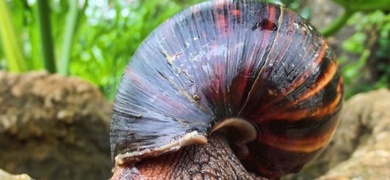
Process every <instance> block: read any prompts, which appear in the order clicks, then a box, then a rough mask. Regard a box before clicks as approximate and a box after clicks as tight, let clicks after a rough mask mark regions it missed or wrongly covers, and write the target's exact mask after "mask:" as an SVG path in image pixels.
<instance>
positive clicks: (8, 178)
mask: <svg viewBox="0 0 390 180" xmlns="http://www.w3.org/2000/svg"><path fill="white" fill-rule="evenodd" d="M0 179H3V180H32V178H31V177H30V176H28V175H27V174H20V175H13V174H9V173H7V172H5V171H4V170H2V169H0Z"/></svg>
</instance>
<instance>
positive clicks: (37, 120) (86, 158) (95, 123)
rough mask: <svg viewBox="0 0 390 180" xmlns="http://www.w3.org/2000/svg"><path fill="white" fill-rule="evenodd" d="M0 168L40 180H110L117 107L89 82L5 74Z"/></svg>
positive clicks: (0, 81)
mask: <svg viewBox="0 0 390 180" xmlns="http://www.w3.org/2000/svg"><path fill="white" fill-rule="evenodd" d="M0 85H1V86H0V169H4V170H6V171H8V172H10V173H13V174H22V173H26V174H28V175H30V176H31V177H32V178H34V179H41V180H45V179H108V178H109V177H110V176H111V172H110V170H111V166H112V164H111V159H110V149H109V123H108V122H109V119H110V111H111V103H110V102H108V101H106V100H105V99H104V97H103V96H102V94H101V93H100V91H99V90H98V89H97V88H96V87H94V86H92V85H90V84H89V83H87V82H85V81H83V80H80V79H77V78H74V77H62V76H60V75H50V74H48V73H46V72H30V73H27V74H22V75H16V74H11V73H6V72H1V71H0Z"/></svg>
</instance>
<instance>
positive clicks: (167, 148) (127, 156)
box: [114, 131, 207, 166]
mask: <svg viewBox="0 0 390 180" xmlns="http://www.w3.org/2000/svg"><path fill="white" fill-rule="evenodd" d="M192 144H207V138H206V136H205V135H204V134H202V133H199V132H198V131H192V132H189V133H186V134H184V135H182V136H181V137H179V138H176V139H175V140H173V141H171V142H170V143H169V144H166V145H164V146H160V147H156V148H153V149H144V150H141V151H132V152H124V153H120V154H118V155H116V156H115V158H114V160H115V166H124V165H130V166H132V165H133V164H134V163H136V162H139V161H141V159H142V158H145V157H156V156H159V155H161V154H164V153H168V152H174V151H178V150H179V149H180V148H182V147H184V146H188V145H192Z"/></svg>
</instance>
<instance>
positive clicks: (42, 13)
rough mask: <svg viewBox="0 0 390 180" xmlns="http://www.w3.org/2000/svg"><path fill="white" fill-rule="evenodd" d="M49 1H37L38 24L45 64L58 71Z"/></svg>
mask: <svg viewBox="0 0 390 180" xmlns="http://www.w3.org/2000/svg"><path fill="white" fill-rule="evenodd" d="M48 2H49V1H46V0H39V1H37V7H38V24H39V34H40V39H41V48H42V49H41V50H42V56H43V57H42V58H43V64H44V66H45V69H46V70H47V71H48V72H50V73H55V72H57V71H56V66H55V58H54V44H53V38H52V34H51V23H50V8H49V5H48Z"/></svg>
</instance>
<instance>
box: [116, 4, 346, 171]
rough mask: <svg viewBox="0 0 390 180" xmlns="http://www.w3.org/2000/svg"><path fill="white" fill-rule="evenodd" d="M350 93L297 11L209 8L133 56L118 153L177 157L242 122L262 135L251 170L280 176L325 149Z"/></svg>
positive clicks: (252, 148) (184, 16) (157, 34)
mask: <svg viewBox="0 0 390 180" xmlns="http://www.w3.org/2000/svg"><path fill="white" fill-rule="evenodd" d="M342 92H343V85H342V79H341V76H340V72H339V70H338V68H337V62H336V58H335V56H334V55H333V53H332V52H331V51H330V50H329V48H328V46H327V44H326V43H325V40H324V39H323V38H322V37H321V36H320V35H319V33H318V32H317V31H316V30H315V29H314V28H313V27H312V26H311V25H310V24H308V23H307V22H306V21H305V20H303V19H302V18H300V17H299V16H297V15H296V14H295V13H293V12H292V11H290V10H286V9H284V8H283V7H281V6H277V5H270V4H266V3H259V2H251V1H242V2H241V1H240V2H238V1H216V2H206V3H201V4H198V5H195V6H193V7H191V8H189V9H187V10H185V11H183V12H181V13H179V14H178V15H176V16H174V17H173V18H172V19H169V20H167V21H166V22H165V23H163V24H162V25H160V26H159V27H158V28H157V29H156V30H155V31H153V33H152V34H150V35H149V37H148V38H147V39H146V40H145V41H144V42H143V43H142V45H141V46H140V47H139V49H138V50H137V52H136V53H135V54H134V56H133V58H132V60H131V61H130V63H129V64H128V66H127V68H126V71H125V73H124V74H123V78H122V80H121V83H120V85H119V87H118V92H117V96H116V99H115V105H114V112H113V115H112V122H111V135H110V136H111V150H112V152H113V156H117V155H118V154H126V153H129V152H131V153H130V154H131V157H130V158H129V161H137V160H139V159H140V158H142V157H144V156H156V155H158V154H160V153H164V152H166V151H175V150H177V149H178V148H180V147H181V146H182V145H183V144H180V143H182V142H183V138H184V139H185V138H187V139H188V138H190V139H192V141H193V142H196V141H199V142H200V141H202V140H201V139H202V138H201V137H207V136H208V135H209V133H210V131H211V130H212V129H213V127H214V125H215V124H217V123H219V122H221V121H223V120H224V119H227V118H231V117H239V118H241V119H245V120H248V121H250V122H251V123H252V124H254V125H255V127H256V129H257V133H258V135H257V138H256V140H255V141H253V142H250V143H248V144H247V147H248V149H249V155H248V156H247V157H246V158H245V159H244V160H243V161H242V162H243V163H244V166H245V167H247V168H248V169H249V170H250V171H253V172H257V173H260V174H263V175H265V176H268V177H278V176H281V175H284V174H286V173H290V172H296V171H298V170H300V169H301V168H302V166H303V165H304V164H305V163H306V162H308V161H310V160H311V159H313V158H314V157H315V156H316V155H318V153H319V152H320V151H321V150H322V149H323V148H324V147H326V145H327V143H328V142H329V140H330V138H331V136H332V134H333V132H334V129H335V127H336V125H337V113H338V111H339V110H340V108H341V102H342ZM186 135H187V136H186ZM188 135H191V136H190V137H189V136H188ZM175 143H176V144H175ZM169 144H170V146H167V145H169ZM186 145H187V144H186ZM161 147H164V148H161ZM165 147H167V148H166V149H165ZM157 150H158V151H157Z"/></svg>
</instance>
